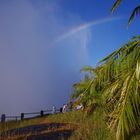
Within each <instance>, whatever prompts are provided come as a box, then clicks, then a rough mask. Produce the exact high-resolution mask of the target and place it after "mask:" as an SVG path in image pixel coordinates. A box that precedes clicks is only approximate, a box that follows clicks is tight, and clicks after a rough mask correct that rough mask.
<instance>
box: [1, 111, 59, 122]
mask: <svg viewBox="0 0 140 140" xmlns="http://www.w3.org/2000/svg"><path fill="white" fill-rule="evenodd" d="M60 112H61V111H60V110H59V109H56V110H41V111H40V112H26V113H21V114H20V115H19V116H6V115H5V114H2V115H1V118H0V120H1V122H2V123H4V122H6V121H7V120H13V121H14V120H15V121H17V120H24V119H30V118H33V117H43V116H47V115H50V114H55V113H60ZM29 115H30V116H29Z"/></svg>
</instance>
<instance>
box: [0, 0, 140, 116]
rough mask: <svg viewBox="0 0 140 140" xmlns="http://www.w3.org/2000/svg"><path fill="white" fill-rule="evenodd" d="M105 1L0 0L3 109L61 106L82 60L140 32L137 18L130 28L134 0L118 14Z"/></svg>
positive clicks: (86, 61) (10, 111)
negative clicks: (128, 23) (112, 11)
mask: <svg viewBox="0 0 140 140" xmlns="http://www.w3.org/2000/svg"><path fill="white" fill-rule="evenodd" d="M102 2H103V1H102V0H77V1H75V0H70V1H66V0H0V114H2V113H6V114H8V115H15V114H19V113H21V112H32V111H39V110H41V109H47V108H49V109H50V108H51V107H52V105H56V106H57V107H60V106H61V105H63V103H65V102H66V101H67V100H68V97H69V95H70V93H71V91H72V85H73V84H74V83H75V82H78V81H79V80H80V77H81V75H80V69H81V68H82V67H83V66H85V65H91V66H95V65H96V63H97V62H98V61H99V60H100V59H101V58H103V57H105V56H106V55H107V54H109V53H111V52H112V51H113V50H115V49H116V48H118V47H120V46H121V45H122V44H123V43H125V42H126V41H128V40H129V39H130V38H131V36H132V35H137V34H138V33H140V32H139V30H138V24H139V23H140V20H139V19H137V23H136V22H134V23H133V24H132V26H131V27H130V28H129V29H127V19H128V15H129V13H130V10H129V9H132V8H133V7H134V6H135V5H134V4H133V3H132V2H130V6H128V7H127V8H126V6H125V3H124V5H122V7H120V8H119V9H118V11H119V12H116V13H115V14H114V15H110V13H109V11H110V8H111V6H112V4H113V2H112V0H111V1H110V2H108V3H102ZM123 9H124V10H123ZM106 19H107V20H106ZM108 19H112V20H108ZM104 20H105V21H104ZM94 22H96V23H97V24H94ZM88 23H92V24H88Z"/></svg>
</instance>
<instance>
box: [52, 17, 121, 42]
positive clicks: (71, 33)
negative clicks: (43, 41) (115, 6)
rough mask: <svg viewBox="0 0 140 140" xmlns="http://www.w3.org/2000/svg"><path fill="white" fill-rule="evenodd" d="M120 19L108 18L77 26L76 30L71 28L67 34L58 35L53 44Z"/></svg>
mask: <svg viewBox="0 0 140 140" xmlns="http://www.w3.org/2000/svg"><path fill="white" fill-rule="evenodd" d="M120 19H122V18H121V17H108V18H104V19H99V20H92V21H90V22H88V23H84V24H81V25H80V26H78V27H76V28H73V29H71V30H69V31H68V32H66V33H64V34H62V35H60V36H59V37H58V38H57V39H56V40H55V43H56V42H59V41H62V40H64V39H66V38H67V37H69V36H71V35H73V34H75V33H77V32H79V31H81V30H84V29H87V28H90V27H92V26H95V25H100V24H104V23H107V22H111V21H115V20H120Z"/></svg>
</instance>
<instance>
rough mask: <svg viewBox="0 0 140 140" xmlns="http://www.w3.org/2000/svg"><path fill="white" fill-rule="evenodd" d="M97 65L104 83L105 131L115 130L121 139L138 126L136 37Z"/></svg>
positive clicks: (139, 45) (139, 52) (139, 44)
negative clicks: (101, 67)
mask: <svg viewBox="0 0 140 140" xmlns="http://www.w3.org/2000/svg"><path fill="white" fill-rule="evenodd" d="M101 62H102V63H103V64H102V65H104V67H103V69H102V78H101V80H102V79H104V81H106V83H107V84H106V87H105V89H104V101H105V106H106V108H107V109H106V110H107V114H108V115H109V121H108V123H109V128H111V129H112V130H115V132H116V139H117V140H120V139H121V140H124V139H126V137H127V136H129V137H130V136H131V135H133V134H134V132H136V130H139V126H140V122H139V119H140V108H139V107H140V37H134V38H133V39H132V40H131V41H130V42H128V43H127V44H125V45H124V46H123V47H121V48H120V49H118V50H117V51H114V52H113V53H112V54H110V55H109V56H107V57H106V58H105V59H103V60H102V61H101Z"/></svg>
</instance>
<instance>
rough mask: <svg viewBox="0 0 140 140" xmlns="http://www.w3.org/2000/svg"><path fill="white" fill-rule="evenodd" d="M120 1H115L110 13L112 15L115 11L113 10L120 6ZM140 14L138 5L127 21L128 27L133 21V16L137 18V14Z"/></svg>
mask: <svg viewBox="0 0 140 140" xmlns="http://www.w3.org/2000/svg"><path fill="white" fill-rule="evenodd" d="M121 2H122V0H116V2H115V3H114V5H113V7H112V9H111V12H112V13H113V12H114V11H115V9H116V8H117V7H118V6H119V5H120V4H121ZM139 13H140V4H139V5H137V6H136V7H135V8H134V10H133V11H132V13H131V15H130V17H129V20H128V25H130V23H131V22H132V21H133V19H134V17H135V16H138V14H139Z"/></svg>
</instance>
